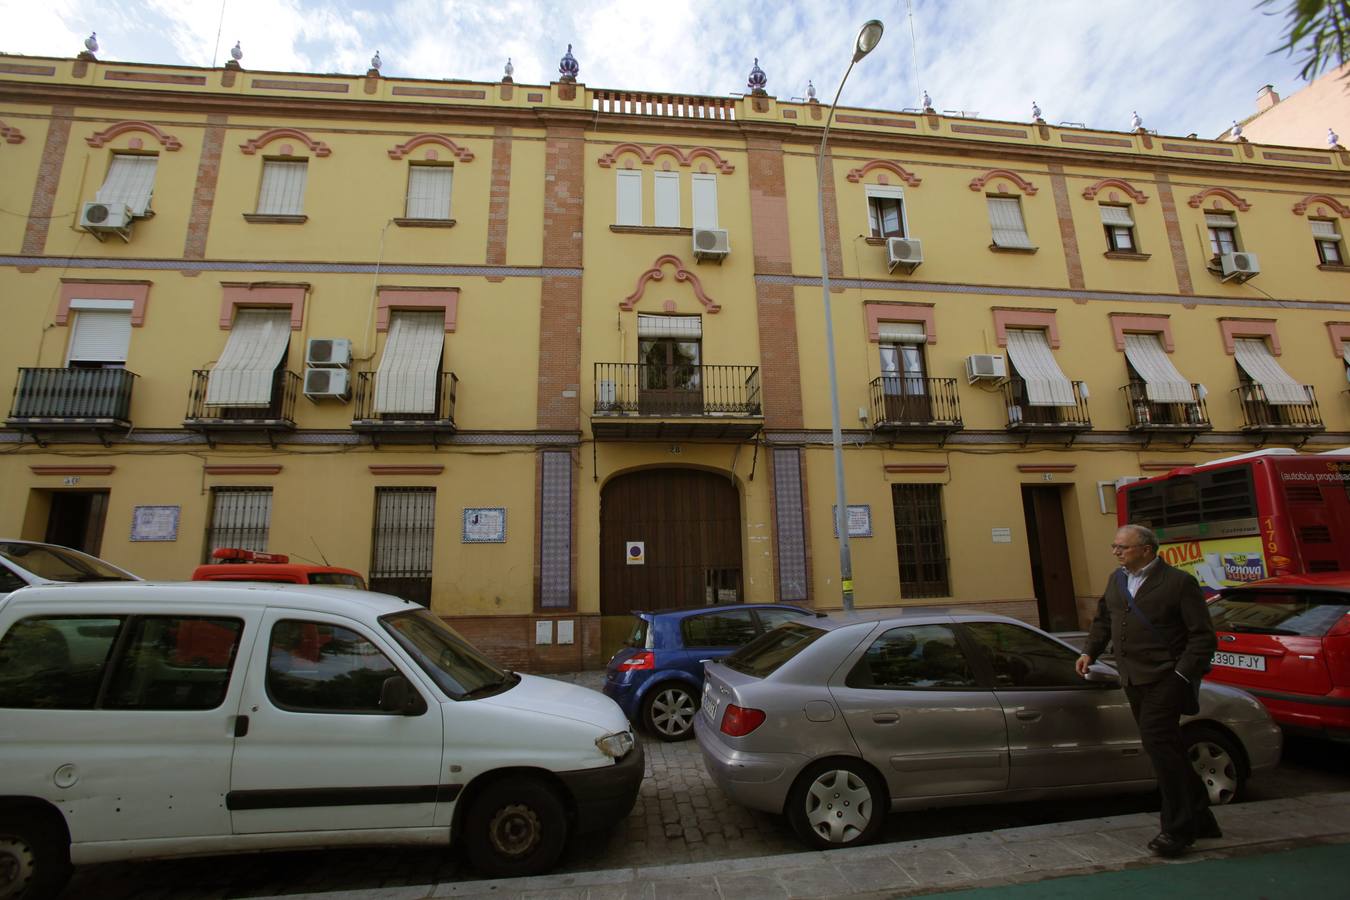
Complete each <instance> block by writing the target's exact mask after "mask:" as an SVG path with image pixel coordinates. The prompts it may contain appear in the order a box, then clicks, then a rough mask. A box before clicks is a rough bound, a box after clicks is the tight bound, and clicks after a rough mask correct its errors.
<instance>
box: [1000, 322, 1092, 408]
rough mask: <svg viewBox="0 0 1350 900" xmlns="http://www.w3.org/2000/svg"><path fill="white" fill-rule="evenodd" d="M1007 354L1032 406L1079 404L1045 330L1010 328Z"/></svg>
mask: <svg viewBox="0 0 1350 900" xmlns="http://www.w3.org/2000/svg"><path fill="white" fill-rule="evenodd" d="M1008 355H1009V356H1010V357H1012V363H1013V365H1014V366H1016V367H1017V374H1018V375H1020V376H1021V377H1022V380H1023V381H1024V382H1026V386H1027V403H1028V404H1029V405H1031V406H1077V405H1078V404H1077V401H1076V400H1075V399H1074V396H1073V384H1072V383H1070V381H1069V379H1068V378H1066V377H1065V375H1064V372H1063V371H1061V370H1060V368H1059V363H1057V362H1055V356H1054V354H1053V353H1051V352H1050V344H1049V343H1048V342H1047V341H1046V339H1045V333H1044V332H1042V331H1032V330H1029V329H1019V328H1010V329H1008Z"/></svg>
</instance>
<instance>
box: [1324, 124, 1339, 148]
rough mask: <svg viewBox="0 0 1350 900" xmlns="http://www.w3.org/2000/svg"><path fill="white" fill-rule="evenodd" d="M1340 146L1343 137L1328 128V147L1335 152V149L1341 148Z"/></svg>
mask: <svg viewBox="0 0 1350 900" xmlns="http://www.w3.org/2000/svg"><path fill="white" fill-rule="evenodd" d="M1340 145H1341V136H1340V135H1339V134H1337V133H1336V132H1334V131H1332V130H1331V129H1330V128H1328V129H1327V146H1328V147H1330V148H1331V149H1333V150H1334V149H1336V148H1337V147H1339V146H1340Z"/></svg>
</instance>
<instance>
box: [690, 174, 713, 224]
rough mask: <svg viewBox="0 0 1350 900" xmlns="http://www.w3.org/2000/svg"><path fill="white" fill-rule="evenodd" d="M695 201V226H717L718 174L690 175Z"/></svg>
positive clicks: (691, 190)
mask: <svg viewBox="0 0 1350 900" xmlns="http://www.w3.org/2000/svg"><path fill="white" fill-rule="evenodd" d="M689 190H690V193H691V195H692V198H693V201H694V227H695V228H716V227H717V176H716V175H708V174H705V173H698V174H694V175H691V176H689Z"/></svg>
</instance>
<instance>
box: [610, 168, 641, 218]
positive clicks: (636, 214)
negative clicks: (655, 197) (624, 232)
mask: <svg viewBox="0 0 1350 900" xmlns="http://www.w3.org/2000/svg"><path fill="white" fill-rule="evenodd" d="M614 190H615V194H616V195H617V198H618V199H617V200H616V209H615V210H614V224H615V225H641V224H642V173H641V172H639V171H636V170H634V169H620V170H619V171H618V172H615V173H614Z"/></svg>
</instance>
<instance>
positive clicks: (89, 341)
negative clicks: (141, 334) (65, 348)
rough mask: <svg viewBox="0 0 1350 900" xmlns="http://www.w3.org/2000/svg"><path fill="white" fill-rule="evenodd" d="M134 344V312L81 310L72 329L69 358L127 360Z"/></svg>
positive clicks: (109, 360)
mask: <svg viewBox="0 0 1350 900" xmlns="http://www.w3.org/2000/svg"><path fill="white" fill-rule="evenodd" d="M130 344H131V313H130V312H120V311H107V310H90V309H84V310H80V311H79V312H77V313H76V314H75V327H73V328H72V329H71V330H70V350H69V353H68V354H67V356H66V359H67V361H68V362H101V363H124V362H126V361H127V347H128V346H129V345H130Z"/></svg>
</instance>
